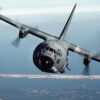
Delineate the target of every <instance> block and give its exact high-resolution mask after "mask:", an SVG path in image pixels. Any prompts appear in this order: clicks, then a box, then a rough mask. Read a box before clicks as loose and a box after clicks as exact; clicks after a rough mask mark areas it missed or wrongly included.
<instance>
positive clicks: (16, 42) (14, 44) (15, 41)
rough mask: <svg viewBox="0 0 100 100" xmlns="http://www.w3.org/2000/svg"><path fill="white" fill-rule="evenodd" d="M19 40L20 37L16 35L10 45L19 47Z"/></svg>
mask: <svg viewBox="0 0 100 100" xmlns="http://www.w3.org/2000/svg"><path fill="white" fill-rule="evenodd" d="M20 41H21V39H20V37H19V36H18V37H17V38H15V40H14V41H13V42H12V45H13V46H14V47H19V44H20Z"/></svg>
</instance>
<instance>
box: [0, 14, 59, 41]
mask: <svg viewBox="0 0 100 100" xmlns="http://www.w3.org/2000/svg"><path fill="white" fill-rule="evenodd" d="M0 20H2V21H4V22H6V23H8V24H10V25H12V26H14V27H16V28H18V29H19V30H21V29H26V30H27V31H28V33H30V34H32V35H34V36H37V37H39V38H41V39H43V40H48V39H53V38H57V37H55V36H52V35H50V34H48V33H46V32H43V31H41V30H38V29H36V28H33V27H30V26H27V25H24V24H21V23H19V22H17V21H14V20H12V19H10V18H8V17H6V16H4V15H1V14H0Z"/></svg>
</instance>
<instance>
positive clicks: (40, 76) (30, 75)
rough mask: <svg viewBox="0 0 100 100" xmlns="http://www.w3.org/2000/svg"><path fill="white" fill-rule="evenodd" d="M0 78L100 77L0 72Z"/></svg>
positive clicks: (97, 76)
mask: <svg viewBox="0 0 100 100" xmlns="http://www.w3.org/2000/svg"><path fill="white" fill-rule="evenodd" d="M0 78H29V79H98V80H99V79H100V76H99V75H90V76H85V75H35V74H0Z"/></svg>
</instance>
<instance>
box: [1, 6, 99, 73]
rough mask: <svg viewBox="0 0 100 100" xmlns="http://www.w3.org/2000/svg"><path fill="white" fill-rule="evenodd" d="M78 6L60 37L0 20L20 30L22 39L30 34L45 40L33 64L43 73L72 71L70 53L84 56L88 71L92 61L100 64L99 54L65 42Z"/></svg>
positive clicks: (3, 18) (9, 20)
mask: <svg viewBox="0 0 100 100" xmlns="http://www.w3.org/2000/svg"><path fill="white" fill-rule="evenodd" d="M76 5H77V4H75V5H74V7H73V9H72V11H71V14H70V16H69V17H68V20H67V22H66V24H65V26H64V28H63V30H62V32H61V34H60V36H59V37H56V36H52V35H50V34H48V33H45V32H43V31H40V30H39V29H36V28H33V27H30V26H27V25H24V24H21V23H19V22H16V21H14V20H12V19H10V18H8V17H6V16H4V15H1V14H0V19H1V20H3V21H5V22H7V23H8V24H11V25H12V26H14V27H16V28H19V36H18V38H20V39H22V38H25V37H26V36H27V35H28V34H31V35H34V36H37V37H39V38H41V39H43V40H44V42H42V43H40V44H39V45H38V46H37V47H36V49H35V50H34V53H33V62H34V64H35V65H36V66H37V67H38V68H39V69H40V70H41V71H43V72H49V73H57V72H60V73H63V72H65V68H67V69H68V70H70V69H69V67H68V52H69V51H72V52H75V53H77V54H80V55H82V56H83V57H84V59H83V63H84V65H85V66H86V68H87V69H88V66H89V63H90V61H91V60H95V61H98V62H100V57H99V56H98V54H95V55H93V54H92V53H91V52H89V51H88V50H85V49H82V48H80V47H79V46H76V45H74V44H72V43H69V42H68V41H65V35H66V33H67V30H68V27H69V24H70V22H71V19H72V16H73V14H74V11H75V8H76Z"/></svg>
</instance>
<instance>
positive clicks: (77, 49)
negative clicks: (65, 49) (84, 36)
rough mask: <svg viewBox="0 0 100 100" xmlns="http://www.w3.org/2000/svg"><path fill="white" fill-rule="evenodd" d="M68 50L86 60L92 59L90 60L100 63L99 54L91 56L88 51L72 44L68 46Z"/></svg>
mask: <svg viewBox="0 0 100 100" xmlns="http://www.w3.org/2000/svg"><path fill="white" fill-rule="evenodd" d="M69 50H70V51H72V52H75V53H77V54H80V55H82V56H84V57H86V58H88V59H92V60H95V61H98V62H100V56H99V55H100V54H99V53H97V54H93V53H91V52H90V51H88V50H86V49H83V48H80V47H78V46H76V45H74V44H69Z"/></svg>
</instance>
